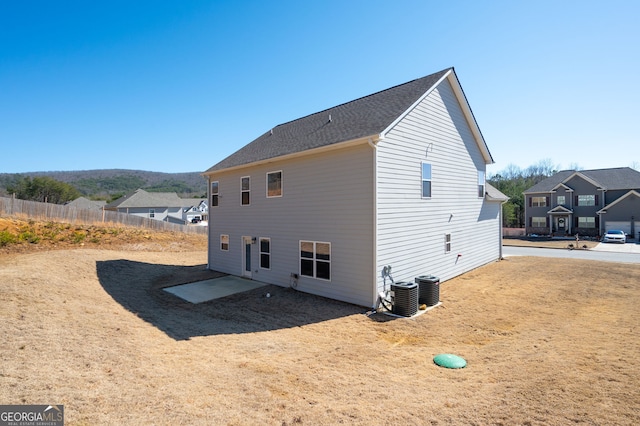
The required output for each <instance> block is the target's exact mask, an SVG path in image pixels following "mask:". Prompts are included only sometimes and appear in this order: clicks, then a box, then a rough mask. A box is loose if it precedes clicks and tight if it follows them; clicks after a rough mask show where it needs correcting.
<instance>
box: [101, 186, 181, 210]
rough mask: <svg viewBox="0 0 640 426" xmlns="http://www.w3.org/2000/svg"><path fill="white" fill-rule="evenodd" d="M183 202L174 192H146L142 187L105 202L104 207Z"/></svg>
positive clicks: (166, 205) (149, 205)
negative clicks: (107, 202)
mask: <svg viewBox="0 0 640 426" xmlns="http://www.w3.org/2000/svg"><path fill="white" fill-rule="evenodd" d="M183 204H184V202H183V200H182V199H180V197H178V194H176V193H175V192H147V191H145V190H144V189H136V190H135V191H133V192H130V193H129V194H127V195H125V196H123V197H120V198H118V199H117V200H115V201H113V202H111V203H109V204H107V205H106V206H105V208H106V209H110V208H126V207H129V208H134V207H184V206H183Z"/></svg>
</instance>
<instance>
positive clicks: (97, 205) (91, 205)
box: [65, 197, 107, 210]
mask: <svg viewBox="0 0 640 426" xmlns="http://www.w3.org/2000/svg"><path fill="white" fill-rule="evenodd" d="M106 204H107V202H106V201H92V200H89V199H88V198H85V197H79V198H76V199H75V200H73V201H69V202H68V203H66V204H65V206H69V207H75V208H77V209H80V210H102V208H103V207H104V206H105V205H106Z"/></svg>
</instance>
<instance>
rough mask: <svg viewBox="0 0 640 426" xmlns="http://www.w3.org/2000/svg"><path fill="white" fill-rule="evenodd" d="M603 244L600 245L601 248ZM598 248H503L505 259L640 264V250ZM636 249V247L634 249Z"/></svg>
mask: <svg viewBox="0 0 640 426" xmlns="http://www.w3.org/2000/svg"><path fill="white" fill-rule="evenodd" d="M601 245H602V244H598V246H601ZM627 245H628V244H627ZM598 246H596V247H595V248H593V249H591V250H568V249H547V248H536V247H514V246H503V247H502V254H503V255H504V256H505V257H508V256H538V257H555V258H566V259H586V260H600V261H604V262H619V263H640V250H638V251H637V252H636V250H634V252H627V251H626V250H625V252H622V251H610V249H608V248H607V249H603V248H602V247H600V248H599V247H598ZM607 246H608V245H607ZM623 248H624V249H626V247H620V248H619V249H618V250H622V249H623ZM634 249H635V247H634Z"/></svg>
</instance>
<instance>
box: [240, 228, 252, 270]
mask: <svg viewBox="0 0 640 426" xmlns="http://www.w3.org/2000/svg"><path fill="white" fill-rule="evenodd" d="M242 276H243V277H247V278H251V237H242Z"/></svg>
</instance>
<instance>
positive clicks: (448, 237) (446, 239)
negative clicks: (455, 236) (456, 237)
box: [444, 232, 452, 254]
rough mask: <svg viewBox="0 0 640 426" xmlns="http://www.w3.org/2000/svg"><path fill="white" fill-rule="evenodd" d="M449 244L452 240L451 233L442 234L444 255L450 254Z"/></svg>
mask: <svg viewBox="0 0 640 426" xmlns="http://www.w3.org/2000/svg"><path fill="white" fill-rule="evenodd" d="M451 242H452V238H451V232H446V233H445V234H444V252H445V254H446V253H451Z"/></svg>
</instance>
